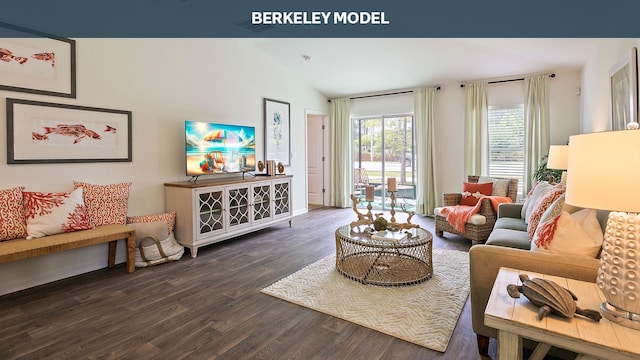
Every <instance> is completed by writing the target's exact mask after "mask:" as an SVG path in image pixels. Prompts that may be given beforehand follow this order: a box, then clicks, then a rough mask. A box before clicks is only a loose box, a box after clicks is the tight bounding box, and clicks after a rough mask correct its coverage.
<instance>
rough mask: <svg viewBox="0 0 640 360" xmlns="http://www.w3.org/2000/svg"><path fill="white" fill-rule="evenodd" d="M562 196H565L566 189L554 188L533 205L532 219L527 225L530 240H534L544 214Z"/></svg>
mask: <svg viewBox="0 0 640 360" xmlns="http://www.w3.org/2000/svg"><path fill="white" fill-rule="evenodd" d="M562 194H564V188H561V187H560V188H558V187H553V188H552V189H551V190H550V191H549V192H547V193H546V194H544V196H543V197H541V198H540V199H538V201H536V203H535V204H534V205H533V208H532V210H531V217H530V218H529V223H528V224H527V233H528V235H529V239H533V237H534V235H535V233H536V229H537V228H538V224H539V223H540V218H542V214H544V212H545V211H546V210H547V208H548V207H549V206H551V204H553V203H554V202H555V201H556V200H557V199H558V198H559V197H560V196H561V195H562Z"/></svg>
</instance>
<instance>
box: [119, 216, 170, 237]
mask: <svg viewBox="0 0 640 360" xmlns="http://www.w3.org/2000/svg"><path fill="white" fill-rule="evenodd" d="M159 221H164V222H166V223H167V229H168V231H167V235H171V232H172V231H173V227H174V226H175V224H176V212H175V211H172V212H168V213H164V214H157V215H141V216H128V217H127V224H139V223H152V222H159Z"/></svg>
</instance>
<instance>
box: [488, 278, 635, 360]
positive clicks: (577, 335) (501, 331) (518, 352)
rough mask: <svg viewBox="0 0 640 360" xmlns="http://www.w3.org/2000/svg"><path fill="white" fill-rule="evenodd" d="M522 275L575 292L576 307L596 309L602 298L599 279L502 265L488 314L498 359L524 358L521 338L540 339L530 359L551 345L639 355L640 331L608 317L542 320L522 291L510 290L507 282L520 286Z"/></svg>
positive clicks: (603, 353) (622, 356) (601, 354)
mask: <svg viewBox="0 0 640 360" xmlns="http://www.w3.org/2000/svg"><path fill="white" fill-rule="evenodd" d="M521 273H523V274H527V275H529V277H530V278H534V277H539V278H545V279H549V280H551V281H555V282H556V283H558V284H559V285H561V286H563V287H566V288H567V289H569V290H571V291H572V292H573V293H574V294H576V296H577V297H578V306H580V307H581V308H583V309H594V310H597V309H599V306H600V303H601V302H602V301H604V296H603V295H602V293H601V292H600V290H599V289H598V287H597V286H596V284H595V283H589V282H584V281H578V280H573V279H566V278H562V277H558V276H549V275H544V274H538V273H532V272H527V271H522V270H516V269H509V268H501V269H500V271H499V272H498V276H497V277H496V281H495V283H494V284H493V289H492V290H491V295H490V296H489V302H488V303H487V308H486V309H485V313H484V323H485V324H486V325H487V326H491V327H493V328H496V329H498V358H499V359H505V360H506V359H508V360H514V359H522V338H527V339H532V340H535V341H538V342H539V343H540V345H538V347H537V348H536V349H535V350H534V352H533V354H532V355H531V357H530V358H529V359H530V360H537V359H542V358H544V355H545V354H546V352H547V351H548V350H549V348H550V347H551V346H556V347H560V348H564V349H567V350H571V351H574V352H576V353H579V354H585V355H591V356H594V357H596V358H602V359H616V360H618V359H628V360H632V359H634V360H638V359H639V358H640V344H639V342H638V339H640V331H638V330H634V329H631V328H627V327H624V326H620V325H618V324H615V323H612V322H610V321H609V320H607V319H605V318H602V320H600V322H598V323H596V322H594V321H592V320H589V319H587V318H583V317H582V316H580V315H578V316H576V317H574V318H573V319H567V318H563V317H560V316H558V315H549V316H547V317H545V318H543V319H542V320H540V321H538V320H537V318H536V317H537V314H538V308H537V307H536V306H535V305H533V304H532V303H531V302H530V301H529V300H528V299H527V298H526V297H525V296H524V295H523V296H520V298H519V299H514V298H511V297H510V296H509V294H507V285H508V284H520V280H519V278H518V277H519V275H520V274H521ZM585 355H581V358H585Z"/></svg>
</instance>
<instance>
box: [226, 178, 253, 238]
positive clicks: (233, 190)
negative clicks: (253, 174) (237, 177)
mask: <svg viewBox="0 0 640 360" xmlns="http://www.w3.org/2000/svg"><path fill="white" fill-rule="evenodd" d="M250 190H251V186H249V185H241V186H227V188H226V198H227V199H226V200H227V207H226V218H227V230H228V231H231V230H233V229H239V228H242V227H245V226H249V225H250V224H251V217H250V215H251V214H250V210H251V202H250V201H249V200H250Z"/></svg>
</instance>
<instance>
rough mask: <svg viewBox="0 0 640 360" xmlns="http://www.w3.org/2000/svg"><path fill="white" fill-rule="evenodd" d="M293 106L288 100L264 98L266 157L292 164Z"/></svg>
mask: <svg viewBox="0 0 640 360" xmlns="http://www.w3.org/2000/svg"><path fill="white" fill-rule="evenodd" d="M290 118H291V107H290V105H289V103H288V102H284V101H278V100H271V99H266V98H265V99H264V138H265V139H264V158H265V160H277V161H276V162H278V161H280V162H282V164H283V165H284V166H289V165H291V156H290V153H291V134H290V130H291V120H290Z"/></svg>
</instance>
